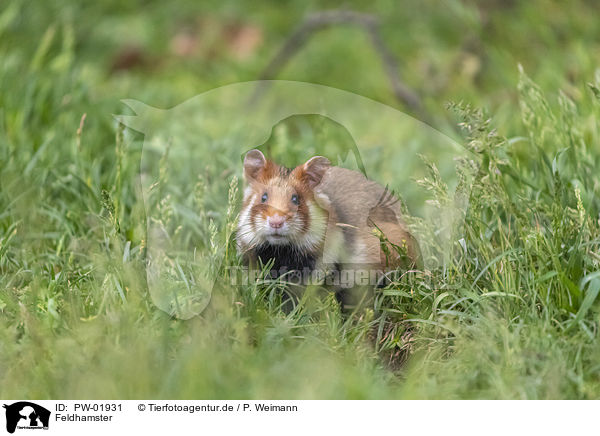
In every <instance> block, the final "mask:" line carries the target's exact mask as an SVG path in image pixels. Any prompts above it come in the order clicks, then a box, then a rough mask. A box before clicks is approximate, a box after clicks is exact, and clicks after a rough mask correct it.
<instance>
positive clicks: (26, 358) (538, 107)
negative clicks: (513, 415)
mask: <svg viewBox="0 0 600 436" xmlns="http://www.w3.org/2000/svg"><path fill="white" fill-rule="evenodd" d="M337 7H338V5H337V4H335V3H333V2H314V1H308V2H307V1H288V2H275V1H272V2H269V1H259V2H252V3H239V2H229V1H226V2H223V1H219V2H216V1H214V2H213V1H207V2H191V1H190V2H183V1H171V2H158V1H143V2H142V1H140V2H128V3H127V4H124V2H118V1H112V0H106V1H95V2H68V1H46V2H34V1H18V0H5V1H3V2H2V3H1V4H0V324H1V326H0V377H1V379H0V397H3V398H29V399H36V398H146V397H155V398H159V397H160V398H308V399H311V398H381V399H385V398H598V397H599V393H600V390H599V389H600V365H598V361H599V359H600V351H599V350H600V347H599V345H600V344H599V343H598V321H599V318H598V307H597V304H596V296H597V295H598V292H599V290H600V281H598V280H599V279H598V278H597V275H595V272H596V271H597V269H598V260H599V259H600V256H599V255H598V254H597V253H598V241H599V239H598V234H599V231H598V211H599V204H598V199H597V190H598V186H599V182H598V176H597V168H598V161H599V156H600V153H599V151H598V145H599V144H598V131H597V121H596V120H597V115H598V110H599V109H598V98H597V97H598V95H600V93H599V92H598V90H597V89H598V88H596V87H595V86H597V84H598V79H599V76H600V74H599V73H598V70H597V68H598V65H597V64H598V57H599V56H600V45H599V44H600V42H599V41H600V25H598V19H597V17H598V14H599V12H600V11H599V8H598V5H597V3H596V2H594V1H583V0H579V1H574V2H569V3H568V4H565V3H564V2H558V1H548V0H535V1H528V2H516V1H487V2H475V1H463V2H460V1H445V2H438V1H402V2H395V1H372V2H369V3H368V4H367V5H365V4H364V3H362V4H358V3H357V4H353V2H346V3H345V4H344V7H346V8H347V9H352V10H355V11H360V12H364V13H369V14H373V15H374V16H376V17H379V19H380V30H381V36H382V38H383V41H384V42H385V44H386V46H387V47H388V48H389V50H390V51H391V53H392V54H393V55H394V56H395V57H396V58H397V60H398V64H399V71H400V76H401V79H402V81H403V83H404V84H405V85H407V86H408V87H410V88H411V89H413V90H414V92H415V93H416V94H417V95H418V96H419V98H420V99H421V101H422V112H421V113H422V114H425V116H426V117H427V120H428V122H429V123H430V124H431V125H432V126H433V127H435V128H436V129H438V130H440V131H442V132H443V133H445V134H446V135H449V136H450V137H452V138H454V139H455V140H457V141H458V142H460V143H463V144H465V146H466V147H467V149H469V150H470V151H471V152H472V153H473V154H474V156H475V157H473V159H472V163H473V167H475V168H476V169H477V171H478V172H477V175H478V177H477V183H476V185H475V186H474V188H473V193H472V194H471V200H470V202H471V207H470V209H469V211H468V213H467V216H466V223H467V224H466V228H465V230H464V232H463V233H462V234H460V235H457V237H456V240H455V243H456V246H455V247H454V251H453V253H452V259H451V261H450V262H449V263H448V264H445V265H443V266H440V269H439V270H435V271H430V272H429V274H430V276H429V278H428V279H427V280H425V279H423V277H421V276H418V275H416V276H415V277H407V278H406V279H405V280H404V281H399V282H397V283H393V284H392V285H391V286H390V287H388V288H387V289H386V290H383V291H381V294H379V295H378V297H377V298H376V301H375V302H374V305H373V307H372V308H371V309H370V310H367V311H366V312H365V313H363V314H361V315H360V316H356V317H350V318H348V317H343V316H341V315H340V314H339V311H338V310H337V308H336V307H335V303H334V301H333V299H332V298H329V297H323V296H322V295H307V296H306V298H305V300H303V302H302V304H301V305H300V306H299V307H298V309H297V310H296V311H294V312H293V313H291V314H289V313H284V312H282V311H281V310H279V307H278V305H277V297H276V296H275V295H276V293H275V292H274V286H275V285H272V284H255V285H250V286H246V287H243V288H230V289H227V288H226V289H222V290H221V291H220V292H219V293H218V294H217V295H213V299H212V302H211V308H210V310H208V311H207V312H206V313H203V314H202V316H201V317H196V318H194V319H192V320H190V321H181V320H177V319H175V318H171V317H169V316H168V315H167V314H165V313H164V312H162V311H160V310H158V309H157V308H155V307H154V305H153V304H152V303H151V301H150V298H149V295H148V290H147V286H146V282H145V279H146V277H145V270H144V267H145V261H146V258H145V254H146V253H145V250H146V225H145V220H146V211H145V209H144V204H143V202H142V200H141V186H140V182H139V177H138V174H139V170H140V168H139V164H140V156H141V150H142V145H143V140H144V138H143V136H142V135H141V134H139V133H137V132H135V131H132V130H128V129H123V128H122V127H119V126H118V125H117V123H116V121H115V119H114V117H113V114H123V113H128V109H127V108H126V106H125V105H123V104H122V103H121V102H120V100H121V99H125V98H132V99H136V100H140V101H143V102H145V103H147V104H149V105H152V106H156V107H160V108H170V107H173V106H175V105H177V104H179V103H181V102H182V101H184V100H186V99H188V98H190V97H193V96H195V95H197V94H199V93H201V92H204V91H207V90H210V89H213V88H215V87H218V86H223V85H227V84H231V83H235V82H240V81H249V80H256V79H258V78H259V76H260V74H261V71H263V69H264V68H265V67H266V65H267V64H268V63H269V61H270V60H271V59H272V58H273V56H274V55H275V54H276V52H277V50H278V49H279V48H280V47H281V46H282V45H283V44H284V42H285V41H286V39H287V38H288V37H289V35H290V34H291V33H292V31H293V30H294V29H295V28H296V27H297V26H299V24H300V23H301V22H302V20H303V19H304V18H305V17H307V16H308V15H309V14H310V13H313V12H317V11H322V10H330V9H334V8H337ZM519 64H520V65H522V69H523V73H519V69H518V65H519ZM270 78H273V79H287V80H298V81H306V82H312V83H317V84H323V85H328V86H332V87H336V88H341V89H344V90H347V91H351V92H354V93H357V94H360V95H364V96H367V97H370V98H373V99H375V100H377V101H380V102H383V103H385V104H388V105H390V106H392V107H396V108H398V109H400V110H404V111H406V112H408V113H411V114H414V115H416V116H418V114H417V113H416V111H414V110H413V109H411V108H408V107H405V106H404V105H403V104H402V103H401V102H399V101H398V100H397V99H396V98H395V97H394V94H393V92H392V88H391V85H390V81H389V79H388V77H387V76H386V73H385V69H384V66H383V65H382V62H381V58H380V56H379V55H378V54H377V53H376V51H374V50H373V47H372V45H371V43H370V41H369V38H368V37H367V35H366V34H365V33H364V32H363V31H361V30H360V29H358V28H356V27H353V26H343V25H341V26H332V27H330V28H328V29H326V30H323V31H319V32H316V33H315V34H314V35H313V36H312V37H311V38H310V40H309V41H308V43H307V44H306V45H305V46H304V47H303V48H302V49H301V50H300V51H299V52H298V53H297V54H296V55H295V56H294V57H293V58H292V59H291V61H290V62H289V63H288V64H287V65H286V66H285V67H284V68H283V69H282V70H281V71H280V72H279V73H278V74H277V76H276V77H270ZM588 84H592V86H589V85H588ZM594 84H595V85H594ZM449 102H456V103H459V102H463V104H459V105H454V106H452V105H451V107H450V108H449V107H448V103H449ZM469 105H470V106H469ZM472 108H482V109H483V112H478V111H477V110H475V109H472ZM84 114H85V118H82V117H84ZM490 116H491V117H492V119H493V121H492V122H491V123H488V122H487V121H486V120H487V119H488V117H490ZM302 123H305V124H306V125H307V126H308V127H307V128H306V129H304V130H302V129H297V126H296V127H294V125H292V124H293V123H291V124H290V126H288V128H287V130H286V129H283V130H284V131H285V133H281V135H283V136H285V135H289V137H288V136H285V137H282V138H278V140H280V141H283V142H281V143H285V141H294V140H296V141H305V142H306V143H307V144H308V143H310V141H311V140H313V138H315V137H317V138H318V137H320V136H319V135H321V137H327V138H342V139H343V138H345V133H344V132H340V131H339V130H336V127H332V126H331V125H327V123H325V124H324V123H323V121H322V120H318V119H317V120H311V119H310V117H308V118H307V119H306V120H304V121H302ZM458 123H463V127H464V129H463V130H462V131H461V130H460V129H459V128H458V127H457V125H458ZM283 130H282V131H283ZM276 139H277V138H276ZM282 150H283V151H282ZM284 151H285V150H284V149H278V150H277V152H278V153H280V155H281V154H285V153H284ZM385 160H386V155H385V154H381V165H382V166H383V165H384V164H385ZM374 164H375V165H377V163H374ZM469 165H470V164H468V163H465V164H464V165H463V167H459V177H458V179H459V180H460V174H461V172H460V171H461V169H460V168H463V169H464V168H466V167H468V166H469ZM239 174H240V168H239V161H236V160H235V159H233V158H231V171H230V172H227V173H218V174H216V173H215V171H214V170H211V168H210V165H204V168H203V169H199V171H198V176H199V177H198V178H197V179H194V180H190V182H189V186H187V187H186V190H185V191H184V192H183V194H185V196H186V198H187V199H188V200H187V201H188V202H189V203H188V206H189V208H190V210H194V211H196V213H197V215H196V216H183V215H182V214H180V213H178V211H176V210H172V209H170V208H169V207H168V205H164V207H163V209H161V210H159V212H160V213H161V214H162V215H161V216H160V219H161V220H162V221H161V222H162V223H163V224H164V225H165V227H169V226H170V227H169V228H172V229H174V230H175V229H177V226H178V225H180V224H181V225H184V224H187V225H188V226H189V227H190V228H192V233H191V235H192V236H190V238H192V240H193V241H194V243H196V244H200V245H202V246H205V247H215V248H214V250H215V253H223V252H226V253H227V255H226V256H227V259H228V261H229V262H231V263H235V262H238V260H237V259H235V255H234V254H232V253H231V250H230V249H231V246H228V245H227V241H228V236H230V235H231V228H232V225H233V220H234V218H235V216H234V215H232V213H229V212H224V211H223V210H219V209H218V208H216V207H215V206H214V205H215V204H216V203H215V200H214V199H215V198H223V197H224V196H228V195H229V197H228V199H229V203H230V205H231V207H232V208H233V207H234V206H235V205H236V204H237V203H236V201H238V200H239V197H236V196H237V195H239V187H237V185H235V182H232V180H235V179H232V177H233V176H234V175H238V176H239ZM435 176H436V174H435V171H433V172H432V174H431V175H430V177H429V178H428V179H427V180H424V181H423V182H422V184H421V185H422V186H423V187H425V188H426V189H428V190H429V193H430V195H431V196H432V199H433V200H435V201H438V202H442V203H443V202H445V201H449V197H450V196H451V193H448V192H447V191H445V189H444V186H443V184H441V183H439V180H436V177H435ZM390 183H393V181H390ZM234 185H235V186H234ZM236 189H237V190H236ZM178 220H179V221H178ZM182 220H183V221H185V220H187V221H186V222H183V221H182ZM211 220H212V221H211ZM182 223H183V224H182ZM415 225H419V223H418V222H417V223H416V224H415ZM434 230H435V229H433V230H432V229H431V228H429V229H427V228H425V229H423V232H424V234H432V233H434ZM427 232H429V233H427ZM188 236H189V235H188ZM194 238H195V239H194ZM459 240H460V241H459ZM215 256H216V254H215ZM432 277H433V278H432Z"/></svg>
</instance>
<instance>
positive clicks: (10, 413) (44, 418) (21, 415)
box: [3, 401, 50, 433]
mask: <svg viewBox="0 0 600 436" xmlns="http://www.w3.org/2000/svg"><path fill="white" fill-rule="evenodd" d="M3 407H4V408H5V409H6V431H8V432H9V433H14V432H15V429H17V428H18V429H28V430H35V429H43V430H48V423H49V421H50V411H49V410H48V409H45V408H43V407H42V406H38V405H37V404H35V403H30V402H29V401H19V402H17V403H13V404H11V405H6V404H5V405H4V406H3Z"/></svg>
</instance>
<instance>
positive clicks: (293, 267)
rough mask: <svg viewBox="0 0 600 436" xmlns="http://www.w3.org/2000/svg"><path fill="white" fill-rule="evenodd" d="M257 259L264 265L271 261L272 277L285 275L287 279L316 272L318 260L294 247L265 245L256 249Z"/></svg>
mask: <svg viewBox="0 0 600 436" xmlns="http://www.w3.org/2000/svg"><path fill="white" fill-rule="evenodd" d="M255 253H256V258H257V259H258V260H260V262H261V263H262V264H263V265H266V264H267V263H269V262H270V261H271V260H272V261H273V266H271V270H270V276H271V277H272V278H278V277H280V276H282V275H284V274H286V277H290V276H297V275H298V274H306V273H310V272H312V271H314V269H315V266H316V264H317V258H316V256H315V255H314V254H312V253H306V252H302V251H299V250H298V249H297V248H296V247H295V246H293V245H271V244H263V245H260V246H259V247H257V248H256V252H255Z"/></svg>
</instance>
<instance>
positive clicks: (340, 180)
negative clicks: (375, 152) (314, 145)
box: [236, 150, 419, 289]
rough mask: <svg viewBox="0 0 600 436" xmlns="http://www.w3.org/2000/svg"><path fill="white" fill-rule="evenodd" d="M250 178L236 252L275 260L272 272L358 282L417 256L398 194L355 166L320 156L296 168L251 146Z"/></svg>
mask: <svg viewBox="0 0 600 436" xmlns="http://www.w3.org/2000/svg"><path fill="white" fill-rule="evenodd" d="M244 179H245V182H246V187H245V190H244V197H243V204H242V208H241V211H240V215H239V220H238V226H237V233H236V240H237V247H238V251H239V252H240V253H241V254H242V255H243V257H244V258H245V260H246V261H247V262H248V263H250V264H251V265H256V263H257V261H258V260H260V261H261V262H262V263H263V264H266V263H267V262H268V261H269V260H271V259H273V261H274V264H273V266H272V268H271V276H272V277H278V276H280V275H282V274H284V273H285V274H287V275H288V276H289V272H290V271H293V272H294V274H296V275H297V276H296V277H298V273H302V274H303V275H302V277H303V278H304V279H306V278H307V277H309V278H311V279H312V280H314V279H315V277H317V278H320V279H321V281H325V282H327V281H328V280H329V283H328V284H333V285H334V287H335V288H336V289H341V288H352V287H354V286H356V285H359V284H367V283H366V281H367V282H368V284H372V285H375V284H377V283H373V273H375V275H376V277H377V278H376V279H375V281H377V280H378V279H379V278H380V277H381V275H382V273H384V272H386V271H390V270H392V269H396V268H411V267H413V266H415V265H416V264H417V262H418V258H419V250H418V247H417V244H416V241H415V240H414V238H413V237H412V236H411V235H410V233H409V232H408V230H407V227H406V225H405V223H404V222H403V220H402V213H401V210H400V209H401V208H400V204H399V201H398V199H397V198H396V197H394V196H393V195H392V194H391V193H390V192H389V191H388V190H387V188H384V187H383V186H381V185H379V184H378V183H376V182H374V181H371V180H369V179H367V178H366V177H365V176H364V175H363V174H361V173H359V172H357V171H352V170H348V169H345V168H340V167H335V166H332V165H331V163H330V161H329V160H328V159H327V158H325V157H322V156H316V157H313V158H311V159H309V160H308V161H307V162H306V163H304V164H302V165H299V166H297V167H296V168H293V169H290V168H286V167H283V166H280V165H277V164H276V163H275V162H273V161H271V160H267V159H266V158H265V156H264V155H263V153H262V152H260V151H259V150H251V151H249V152H248V153H247V154H246V156H245V158H244ZM382 235H384V236H382ZM307 272H308V273H309V276H307V275H306V273H307ZM332 274H333V277H332ZM336 277H337V279H336ZM336 280H337V281H336Z"/></svg>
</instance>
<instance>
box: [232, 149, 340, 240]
mask: <svg viewBox="0 0 600 436" xmlns="http://www.w3.org/2000/svg"><path fill="white" fill-rule="evenodd" d="M330 165H331V164H330V162H329V160H328V159H327V158H325V157H322V156H316V157H313V158H311V159H309V160H308V161H307V162H305V163H304V164H302V165H299V166H298V167H296V168H294V169H290V168H286V167H283V166H280V165H277V164H276V163H274V162H273V161H270V160H267V159H266V158H265V156H264V155H263V153H262V152H260V151H259V150H251V151H249V152H248V153H247V154H246V156H245V158H244V180H245V181H246V188H245V190H244V200H243V205H242V210H241V212H240V218H239V222H238V229H237V240H238V245H239V246H240V247H241V248H242V250H248V249H251V248H254V247H257V246H259V245H262V244H271V245H285V244H291V245H295V246H296V247H297V248H298V249H299V250H308V251H312V250H315V249H317V248H318V246H319V244H320V243H321V242H322V240H323V238H324V234H325V230H326V225H327V213H326V212H325V211H324V210H323V209H321V208H320V207H319V206H318V205H317V203H316V202H315V192H314V190H315V187H316V186H317V185H318V184H319V183H320V182H321V180H322V179H323V176H324V175H325V172H326V171H327V169H328V168H329V167H330Z"/></svg>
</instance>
